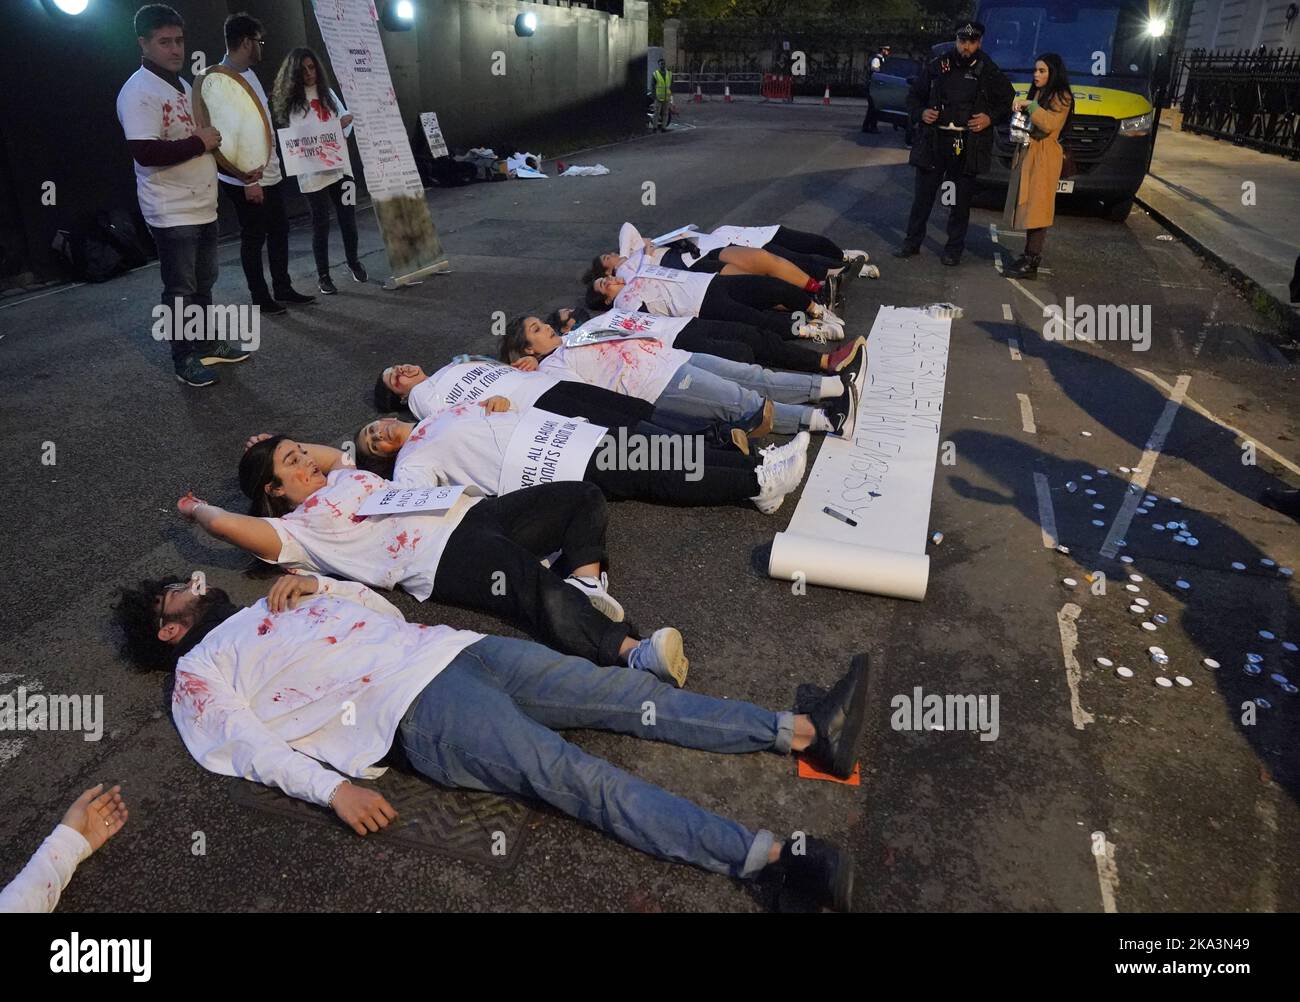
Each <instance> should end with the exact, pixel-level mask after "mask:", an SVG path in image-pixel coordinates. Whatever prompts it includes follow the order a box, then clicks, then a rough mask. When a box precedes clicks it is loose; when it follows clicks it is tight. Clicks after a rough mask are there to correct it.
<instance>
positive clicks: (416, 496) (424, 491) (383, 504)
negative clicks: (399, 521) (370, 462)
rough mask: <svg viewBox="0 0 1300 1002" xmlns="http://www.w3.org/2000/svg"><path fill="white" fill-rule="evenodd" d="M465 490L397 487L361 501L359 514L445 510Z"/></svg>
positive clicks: (460, 488) (458, 488)
mask: <svg viewBox="0 0 1300 1002" xmlns="http://www.w3.org/2000/svg"><path fill="white" fill-rule="evenodd" d="M464 492H465V488H464V487H411V488H396V487H395V488H393V489H392V490H388V491H376V492H375V493H374V494H371V495H370V497H368V498H366V499H365V501H363V502H362V503H361V507H360V508H358V509H357V514H358V515H404V514H406V513H407V512H412V511H445V510H446V509H448V508H450V507H451V506H452V505H454V504H455V503H456V499H457V498H458V497H460V496H461V494H463V493H464Z"/></svg>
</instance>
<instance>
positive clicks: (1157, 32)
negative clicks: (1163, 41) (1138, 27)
mask: <svg viewBox="0 0 1300 1002" xmlns="http://www.w3.org/2000/svg"><path fill="white" fill-rule="evenodd" d="M1168 30H1169V22H1168V21H1166V20H1165V19H1164V18H1163V17H1153V18H1152V19H1151V20H1150V21H1148V22H1147V34H1148V35H1150V36H1151V37H1152V38H1164V37H1165V32H1166V31H1168Z"/></svg>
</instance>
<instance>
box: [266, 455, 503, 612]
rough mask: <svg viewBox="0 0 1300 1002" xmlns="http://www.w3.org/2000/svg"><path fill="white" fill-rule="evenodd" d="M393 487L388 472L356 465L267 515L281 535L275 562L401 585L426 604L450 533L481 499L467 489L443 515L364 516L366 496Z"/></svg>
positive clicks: (381, 584)
mask: <svg viewBox="0 0 1300 1002" xmlns="http://www.w3.org/2000/svg"><path fill="white" fill-rule="evenodd" d="M389 486H390V484H389V482H388V481H387V480H385V479H384V478H383V477H378V476H376V475H375V474H373V473H366V472H364V471H361V470H357V469H355V468H353V467H342V468H339V469H336V470H334V471H333V472H331V473H330V474H329V476H328V477H326V479H325V486H324V487H322V488H321V489H320V490H318V491H316V493H314V494H313V495H312V496H311V497H309V498H307V500H306V501H304V502H303V503H302V504H300V505H299V506H298V507H297V508H295V509H294V510H293V511H291V512H289V513H288V514H287V515H281V516H280V517H279V518H268V519H266V521H267V522H269V523H270V524H271V526H272V527H273V528H274V529H275V532H276V535H278V536H279V537H280V555H279V556H278V557H277V558H276V559H275V560H271V561H268V563H273V564H279V565H280V566H282V567H288V568H291V569H294V570H305V571H319V572H321V573H323V574H332V575H335V576H337V577H341V578H348V579H349V580H352V581H361V582H363V583H365V584H368V585H370V586H371V587H372V588H402V589H404V590H405V591H407V592H409V593H410V594H411V595H413V596H414V597H415V598H417V599H419V600H420V601H421V602H423V601H424V600H425V599H427V598H428V597H429V596H430V595H431V594H433V580H434V576H435V575H436V574H437V572H438V561H439V560H440V559H441V557H442V551H443V549H444V548H445V547H446V545H447V539H448V537H450V536H451V534H452V531H453V530H455V528H456V526H458V525H459V524H460V521H461V519H463V518H464V517H465V513H466V512H468V511H469V509H470V508H471V507H473V506H474V505H475V504H477V503H478V502H479V501H480V500H481V499H480V498H472V497H466V496H464V495H463V494H462V495H461V496H460V497H459V498H457V499H456V503H455V504H453V505H452V506H451V508H450V509H448V510H447V511H446V512H444V513H441V514H435V513H433V512H423V511H422V512H411V513H409V514H403V515H358V514H357V509H358V508H360V507H361V505H362V504H363V503H364V502H365V500H366V498H368V497H369V496H370V495H371V494H373V493H374V492H375V491H377V490H384V489H386V488H388V487H389Z"/></svg>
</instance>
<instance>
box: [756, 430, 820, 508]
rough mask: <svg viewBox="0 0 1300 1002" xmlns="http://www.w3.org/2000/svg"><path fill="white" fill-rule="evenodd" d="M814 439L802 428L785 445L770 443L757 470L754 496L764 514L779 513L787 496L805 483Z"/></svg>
mask: <svg viewBox="0 0 1300 1002" xmlns="http://www.w3.org/2000/svg"><path fill="white" fill-rule="evenodd" d="M811 441H812V438H811V436H809V434H808V433H807V432H806V431H801V432H799V434H798V435H796V436H795V437H794V438H792V439H791V440H790V441H789V442H787V443H786V444H785V445H769V446H768V447H767V448H766V449H764V450H763V464H762V465H761V466H758V467H756V468H755V470H754V472H755V474H757V476H758V486H759V492H758V494H757V495H755V496H754V497H752V498H750V500H751V501H753V502H754V507H755V508H757V509H758V510H759V511H761V512H762V513H763V514H764V515H773V514H775V513H776V512H777V510H778V509H779V508H780V507H781V503H782V502H783V501H784V500H785V496H786V495H787V494H789V493H790V492H791V491H792V490H794V489H795V488H797V487H798V486H799V485H800V484H801V483H803V475H804V473H805V472H806V471H807V469H808V443H809V442H811Z"/></svg>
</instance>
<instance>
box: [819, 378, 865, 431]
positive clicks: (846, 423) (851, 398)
mask: <svg viewBox="0 0 1300 1002" xmlns="http://www.w3.org/2000/svg"><path fill="white" fill-rule="evenodd" d="M820 406H821V409H822V413H823V414H825V415H826V420H827V421H829V422H830V423H831V434H832V435H840V436H842V437H844V438H852V437H853V429H854V427H855V426H856V424H857V420H858V387H857V384H856V383H854V382H852V381H845V385H844V392H843V393H841V394H840V395H839V396H838V397H831V398H830V399H829V400H823V401H821V402H820Z"/></svg>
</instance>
